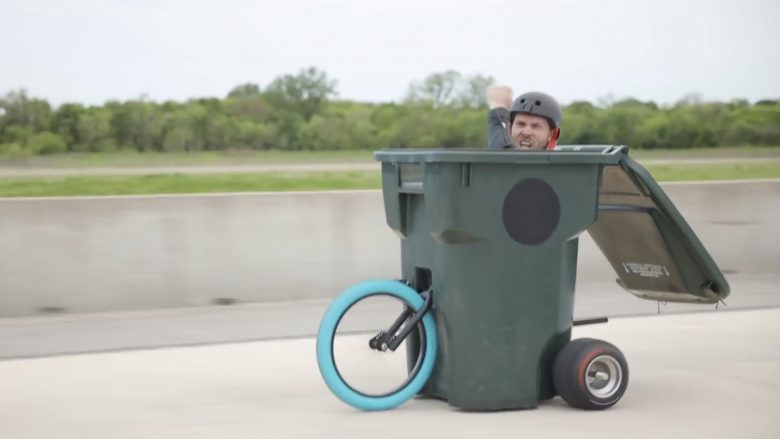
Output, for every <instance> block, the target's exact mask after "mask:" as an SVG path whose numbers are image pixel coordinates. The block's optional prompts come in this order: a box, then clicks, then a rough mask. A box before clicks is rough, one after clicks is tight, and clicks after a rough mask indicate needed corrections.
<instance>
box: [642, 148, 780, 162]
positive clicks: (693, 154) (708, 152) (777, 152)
mask: <svg viewBox="0 0 780 439" xmlns="http://www.w3.org/2000/svg"><path fill="white" fill-rule="evenodd" d="M629 155H630V156H631V157H634V158H638V159H675V158H729V157H737V158H750V157H765V158H780V147H777V146H739V147H726V146H722V147H718V148H695V149H639V148H629Z"/></svg>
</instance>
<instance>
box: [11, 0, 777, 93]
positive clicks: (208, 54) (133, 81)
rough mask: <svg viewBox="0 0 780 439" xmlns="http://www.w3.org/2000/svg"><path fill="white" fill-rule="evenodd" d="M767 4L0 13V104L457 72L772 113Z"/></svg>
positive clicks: (188, 3)
mask: <svg viewBox="0 0 780 439" xmlns="http://www.w3.org/2000/svg"><path fill="white" fill-rule="evenodd" d="M779 25H780V0H741V1H736V0H729V1H723V0H654V1H645V0H590V1H586V0H579V1H578V0H537V1H529V0H473V1H472V0H468V1H467V0H464V1H457V0H451V1H426V0H413V1H409V0H394V1H387V2H381V1H372V0H354V1H352V0H322V1H315V0H278V1H277V0H264V1H250V0H219V1H217V0H214V1H198V0H0V41H2V47H3V50H2V52H0V94H4V93H6V92H8V91H11V90H15V89H17V88H26V89H27V90H28V92H29V93H30V94H31V95H33V96H36V97H41V98H46V99H49V101H50V102H52V103H54V104H60V103H62V102H69V101H75V102H83V103H89V104H101V103H103V102H105V101H106V100H109V99H120V100H126V99H134V98H137V97H139V96H141V95H142V94H146V95H147V96H148V98H149V99H152V100H155V101H161V100H166V99H174V100H185V99H188V98H192V97H202V96H217V97H223V96H225V95H226V94H227V92H228V91H229V90H230V89H231V88H232V87H233V86H235V85H237V84H240V83H244V82H254V83H257V84H259V85H261V86H265V85H267V84H268V83H269V82H270V81H271V80H272V79H273V78H274V77H276V76H278V75H281V74H285V73H295V72H297V71H298V69H300V68H302V67H306V66H310V65H314V66H316V67H318V68H321V69H323V70H325V71H326V72H327V73H328V74H329V75H330V76H331V77H332V78H334V79H337V80H338V91H339V96H340V97H341V98H346V99H354V100H362V101H390V100H397V99H400V98H401V97H402V96H403V95H404V93H405V92H406V89H407V87H408V85H409V83H410V82H411V81H413V80H418V79H422V78H424V77H425V76H427V75H428V74H430V73H434V72H440V71H444V70H447V69H455V70H457V71H460V72H461V73H463V74H474V73H481V74H486V75H491V76H494V77H495V78H497V79H498V80H499V81H500V82H502V83H505V84H508V85H510V86H512V87H513V88H514V90H515V92H516V93H520V92H523V91H527V90H532V89H533V90H542V91H546V92H548V93H550V94H552V95H554V96H556V97H558V98H559V99H560V100H561V101H562V102H563V103H569V102H571V101H572V100H575V99H586V100H590V101H593V102H595V101H597V100H598V99H599V98H601V97H604V96H606V95H609V94H611V95H613V96H614V97H616V98H622V97H627V96H632V97H637V98H639V99H649V100H654V101H656V102H659V103H670V102H674V101H676V100H678V99H680V98H681V97H683V96H685V95H687V94H690V93H697V94H700V95H701V96H702V97H703V98H704V99H706V100H710V99H716V100H728V99H732V98H747V99H749V100H751V101H755V100H758V99H763V98H780V30H779V29H780V28H779V27H778V26H779Z"/></svg>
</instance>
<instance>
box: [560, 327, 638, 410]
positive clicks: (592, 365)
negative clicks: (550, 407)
mask: <svg viewBox="0 0 780 439" xmlns="http://www.w3.org/2000/svg"><path fill="white" fill-rule="evenodd" d="M553 384H554V385H555V390H556V391H557V392H558V394H559V395H561V398H563V400H564V401H566V402H567V403H569V405H571V406H572V407H576V408H580V409H584V410H603V409H606V408H609V407H612V406H613V405H615V403H617V402H618V401H619V400H620V398H621V397H622V396H623V393H624V392H625V391H626V386H628V365H627V364H626V359H625V357H624V356H623V353H621V352H620V350H619V349H618V348H616V347H615V346H613V345H611V344H609V343H607V342H605V341H602V340H596V339H593V338H580V339H576V340H572V341H571V343H569V344H567V345H566V346H564V348H563V349H561V351H560V352H559V353H558V356H557V357H556V358H555V364H554V365H553Z"/></svg>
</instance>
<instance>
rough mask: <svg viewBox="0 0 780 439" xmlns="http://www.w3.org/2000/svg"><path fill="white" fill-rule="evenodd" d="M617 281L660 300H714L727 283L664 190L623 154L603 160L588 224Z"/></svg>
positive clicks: (723, 293)
mask: <svg viewBox="0 0 780 439" xmlns="http://www.w3.org/2000/svg"><path fill="white" fill-rule="evenodd" d="M588 232H589V233H590V235H591V236H592V237H593V240H594V241H595V242H596V245H598V247H599V248H600V249H601V251H602V252H603V253H604V255H605V256H606V258H607V260H609V262H610V264H611V265H612V267H613V268H614V269H615V271H616V273H617V275H618V279H617V282H618V284H619V285H620V286H622V287H623V288H624V289H626V290H627V291H628V292H630V293H632V294H634V295H635V296H637V297H640V298H643V299H648V300H658V301H665V302H686V303H717V302H718V301H720V300H722V299H723V298H725V297H726V296H728V295H729V292H730V289H729V284H728V282H726V279H725V278H724V276H723V274H722V273H721V271H720V269H718V266H717V265H716V264H715V261H713V259H712V257H711V256H710V255H709V253H708V252H707V250H706V249H705V248H704V246H703V245H702V243H701V241H699V238H698V237H697V236H696V234H695V233H694V231H693V230H692V229H691V227H690V226H689V225H688V223H687V222H686V221H685V219H684V218H683V216H682V215H681V214H680V212H679V211H678V210H677V208H676V207H675V206H674V204H673V203H672V201H671V200H670V199H669V197H668V196H667V195H666V193H665V192H664V190H663V189H662V188H661V187H660V186H659V185H658V183H657V182H656V181H655V180H654V179H653V177H652V176H651V175H650V173H649V172H648V171H647V170H645V168H644V167H642V166H641V165H640V164H639V163H637V162H636V161H634V160H633V159H631V158H630V157H628V156H626V157H624V158H623V160H621V162H620V164H618V165H611V166H605V167H604V169H603V172H602V184H601V187H600V190H599V213H598V217H597V219H596V221H595V222H594V223H593V224H592V225H591V226H590V227H589V228H588Z"/></svg>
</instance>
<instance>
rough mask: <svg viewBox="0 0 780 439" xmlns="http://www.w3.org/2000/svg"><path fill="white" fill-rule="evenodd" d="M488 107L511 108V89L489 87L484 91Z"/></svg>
mask: <svg viewBox="0 0 780 439" xmlns="http://www.w3.org/2000/svg"><path fill="white" fill-rule="evenodd" d="M486 97H487V103H488V107H489V108H490V109H491V110H492V109H494V108H506V109H507V110H508V109H509V107H511V106H512V89H511V88H509V87H508V86H506V85H491V86H490V87H488V88H487V91H486Z"/></svg>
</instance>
